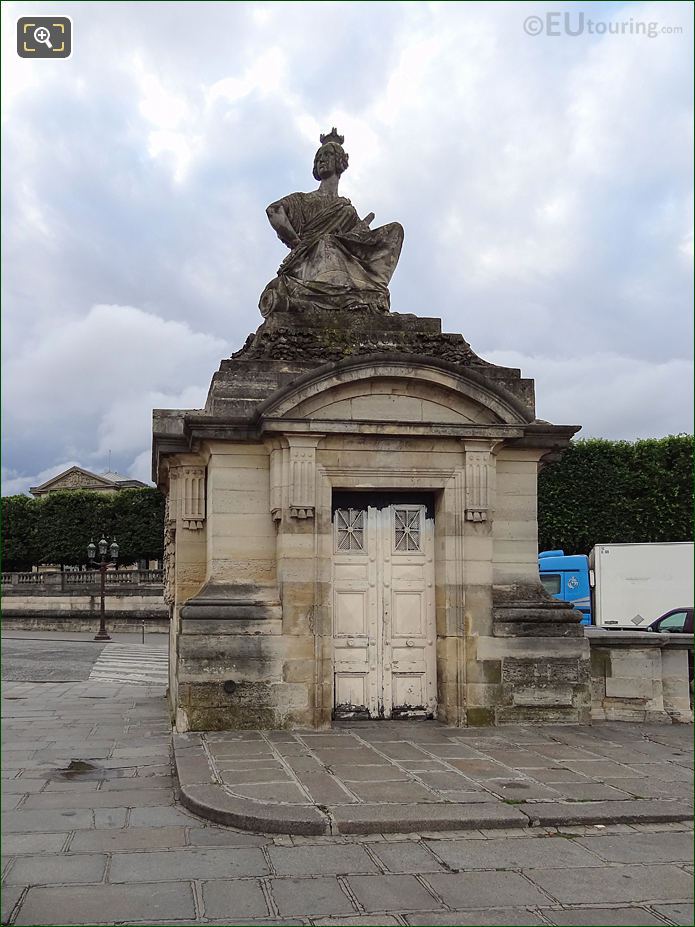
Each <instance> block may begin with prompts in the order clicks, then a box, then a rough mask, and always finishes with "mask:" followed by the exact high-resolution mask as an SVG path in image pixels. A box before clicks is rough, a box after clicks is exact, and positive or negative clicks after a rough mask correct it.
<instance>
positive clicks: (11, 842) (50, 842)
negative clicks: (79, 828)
mask: <svg viewBox="0 0 695 927" xmlns="http://www.w3.org/2000/svg"><path fill="white" fill-rule="evenodd" d="M67 836H68V835H67V833H65V834H3V835H2V855H3V856H19V855H21V854H26V853H30V854H32V855H33V854H36V853H60V851H61V849H62V847H63V844H64V843H65V841H66V840H67Z"/></svg>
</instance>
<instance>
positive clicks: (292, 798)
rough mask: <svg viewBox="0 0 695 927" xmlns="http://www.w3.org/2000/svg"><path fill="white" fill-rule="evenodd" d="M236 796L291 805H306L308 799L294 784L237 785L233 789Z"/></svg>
mask: <svg viewBox="0 0 695 927" xmlns="http://www.w3.org/2000/svg"><path fill="white" fill-rule="evenodd" d="M232 791H233V792H234V794H235V795H240V796H241V797H242V798H252V799H254V800H255V801H262V802H269V803H277V802H288V803H290V804H306V803H307V802H308V798H307V797H306V795H305V794H304V792H303V791H302V790H301V789H300V788H299V786H298V785H295V784H294V783H293V782H287V783H279V782H273V783H266V784H265V785H235V786H234V787H233V789H232Z"/></svg>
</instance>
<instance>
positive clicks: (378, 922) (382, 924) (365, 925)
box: [312, 914, 400, 927]
mask: <svg viewBox="0 0 695 927" xmlns="http://www.w3.org/2000/svg"><path fill="white" fill-rule="evenodd" d="M312 923H314V924H315V925H316V927H370V925H373V927H390V925H391V924H399V923H400V921H398V920H396V918H395V917H391V916H390V915H389V914H379V915H377V916H376V917H375V916H374V915H373V914H353V915H352V917H320V918H315V917H313V918H312Z"/></svg>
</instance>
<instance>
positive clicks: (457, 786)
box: [418, 770, 476, 791]
mask: <svg viewBox="0 0 695 927" xmlns="http://www.w3.org/2000/svg"><path fill="white" fill-rule="evenodd" d="M418 778H419V779H420V781H421V782H424V784H425V785H426V786H427V787H428V788H430V789H436V790H437V791H441V790H442V789H445V790H447V791H452V790H457V791H469V790H470V789H471V786H473V785H476V783H474V782H472V781H471V780H470V779H466V777H465V776H462V775H460V774H459V773H457V772H453V771H452V770H443V771H433V772H427V771H425V772H421V773H418Z"/></svg>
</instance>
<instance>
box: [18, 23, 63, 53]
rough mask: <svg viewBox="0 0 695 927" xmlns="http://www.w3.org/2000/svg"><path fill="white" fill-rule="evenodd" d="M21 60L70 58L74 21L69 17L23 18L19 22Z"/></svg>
mask: <svg viewBox="0 0 695 927" xmlns="http://www.w3.org/2000/svg"><path fill="white" fill-rule="evenodd" d="M17 54H18V55H19V57H20V58H69V57H70V55H71V54H72V20H71V19H70V17H69V16H22V17H21V18H20V19H18V20H17Z"/></svg>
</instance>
